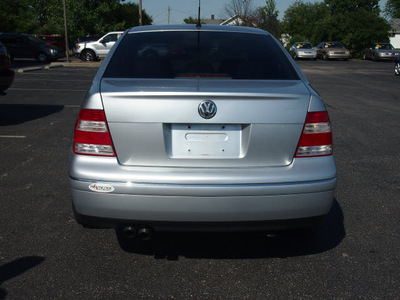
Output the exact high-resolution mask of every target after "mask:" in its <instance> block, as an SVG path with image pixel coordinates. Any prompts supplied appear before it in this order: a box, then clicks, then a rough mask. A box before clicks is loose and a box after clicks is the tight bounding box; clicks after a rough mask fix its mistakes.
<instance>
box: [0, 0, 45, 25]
mask: <svg viewBox="0 0 400 300" xmlns="http://www.w3.org/2000/svg"><path fill="white" fill-rule="evenodd" d="M29 2H30V1H28V0H19V1H15V0H2V1H1V9H0V28H1V31H3V32H15V31H17V32H18V31H19V32H32V31H33V30H34V29H36V28H37V20H36V17H35V10H34V8H33V7H32V6H31V5H30V3H29Z"/></svg>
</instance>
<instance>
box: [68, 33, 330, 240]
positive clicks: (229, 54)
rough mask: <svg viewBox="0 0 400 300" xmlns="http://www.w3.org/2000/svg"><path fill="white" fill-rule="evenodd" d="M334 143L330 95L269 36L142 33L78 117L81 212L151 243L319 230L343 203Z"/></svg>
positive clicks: (125, 47)
mask: <svg viewBox="0 0 400 300" xmlns="http://www.w3.org/2000/svg"><path fill="white" fill-rule="evenodd" d="M149 49H151V52H148V51H146V50H149ZM166 49H168V52H167V51H166ZM265 53H268V55H265ZM332 151H333V150H332V131H331V125H330V121H329V117H328V113H327V111H326V108H325V106H324V103H323V102H322V100H321V98H320V96H319V95H318V94H317V93H316V92H315V91H314V90H313V89H312V87H311V86H310V84H309V82H308V81H307V79H306V78H305V77H304V75H303V74H302V72H301V71H300V69H299V68H298V67H297V65H296V64H295V63H294V61H293V60H292V58H291V57H290V56H289V54H288V53H287V51H286V50H285V49H284V48H283V47H282V46H281V45H280V43H279V42H278V41H277V40H276V39H275V38H274V37H273V36H271V35H270V34H268V33H267V32H265V31H262V30H258V29H251V28H244V27H236V26H207V25H203V26H201V27H196V25H180V26H140V27H135V28H132V29H130V30H128V31H127V32H125V33H124V35H123V36H122V37H121V38H120V39H119V40H118V41H117V43H116V45H115V47H114V48H113V49H112V50H111V52H110V54H109V55H108V56H107V58H106V59H105V61H104V62H103V64H102V65H101V67H100V69H99V70H98V73H97V75H96V76H95V78H94V80H93V84H92V86H91V88H90V90H89V92H88V93H87V95H86V97H85V99H84V101H83V104H82V108H81V111H80V113H79V116H78V119H77V122H76V126H75V135H74V142H73V153H72V161H71V166H70V172H69V180H70V185H71V190H72V200H73V208H74V212H75V217H76V220H77V221H78V222H79V223H81V224H84V225H101V226H121V228H122V231H123V232H125V233H126V234H127V235H128V236H133V235H135V233H137V234H138V235H141V236H142V237H143V236H148V234H149V233H150V232H152V231H153V230H155V231H157V230H160V231H161V230H176V231H182V230H183V231H185V230H276V229H281V228H288V227H289V228H292V227H297V226H309V225H311V224H315V222H317V221H319V220H320V219H321V218H322V217H323V216H324V215H326V214H328V212H329V211H330V208H331V205H332V201H333V199H334V190H335V186H336V181H337V177H336V168H335V162H334V158H333V154H332Z"/></svg>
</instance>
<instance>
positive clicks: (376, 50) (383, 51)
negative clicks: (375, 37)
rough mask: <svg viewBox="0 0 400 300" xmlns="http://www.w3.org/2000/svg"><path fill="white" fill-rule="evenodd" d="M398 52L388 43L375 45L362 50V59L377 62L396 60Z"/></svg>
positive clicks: (399, 52) (399, 53)
mask: <svg viewBox="0 0 400 300" xmlns="http://www.w3.org/2000/svg"><path fill="white" fill-rule="evenodd" d="M399 55H400V51H398V50H396V49H395V48H394V47H393V46H392V45H391V44H389V43H376V44H373V45H370V46H369V47H367V48H365V49H364V56H363V57H364V59H371V60H373V61H378V60H392V61H395V60H397V59H398V58H399V57H400V56H399Z"/></svg>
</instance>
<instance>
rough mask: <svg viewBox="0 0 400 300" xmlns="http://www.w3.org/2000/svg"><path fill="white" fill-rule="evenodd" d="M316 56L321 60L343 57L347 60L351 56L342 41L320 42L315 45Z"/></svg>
mask: <svg viewBox="0 0 400 300" xmlns="http://www.w3.org/2000/svg"><path fill="white" fill-rule="evenodd" d="M315 50H317V57H318V58H321V59H323V60H328V59H344V60H348V59H349V58H350V56H351V54H350V51H349V50H347V49H346V48H345V47H344V46H343V44H342V43H339V42H321V43H319V44H318V45H317V46H315Z"/></svg>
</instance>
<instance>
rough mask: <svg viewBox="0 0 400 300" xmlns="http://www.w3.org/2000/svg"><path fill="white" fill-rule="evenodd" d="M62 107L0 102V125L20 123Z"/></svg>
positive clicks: (44, 115)
mask: <svg viewBox="0 0 400 300" xmlns="http://www.w3.org/2000/svg"><path fill="white" fill-rule="evenodd" d="M63 109H64V106H63V105H34V104H0V126H7V125H17V124H22V123H24V122H28V121H32V120H36V119H40V118H43V117H47V116H48V115H51V114H54V113H57V112H59V111H61V110H63Z"/></svg>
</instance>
